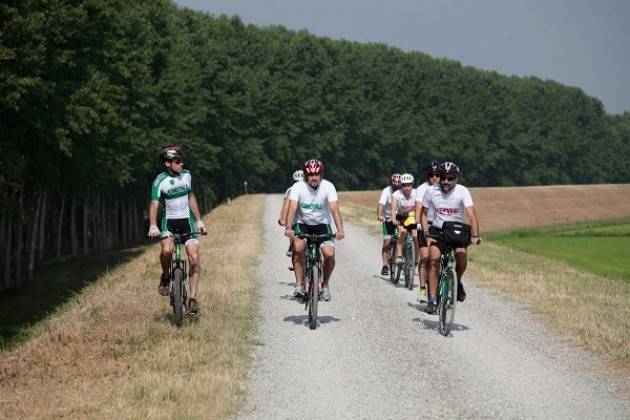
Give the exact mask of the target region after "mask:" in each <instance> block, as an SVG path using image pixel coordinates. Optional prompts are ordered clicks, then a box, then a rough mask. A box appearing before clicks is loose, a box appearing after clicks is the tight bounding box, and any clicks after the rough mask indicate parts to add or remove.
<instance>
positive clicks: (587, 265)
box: [490, 219, 630, 280]
mask: <svg viewBox="0 0 630 420" xmlns="http://www.w3.org/2000/svg"><path fill="white" fill-rule="evenodd" d="M490 238H491V239H492V240H493V241H494V242H496V243H498V244H502V245H507V246H509V247H511V248H514V249H518V250H521V251H525V252H528V253H533V254H537V255H541V256H544V257H550V258H554V259H558V260H562V261H566V262H567V263H568V264H570V265H571V266H573V267H575V268H578V269H582V270H586V271H589V272H591V273H595V274H599V275H602V276H605V277H610V278H622V279H625V280H630V223H628V220H627V219H623V220H622V221H618V222H616V223H615V222H603V224H593V223H589V224H584V225H583V226H581V227H575V226H574V225H569V226H560V227H557V228H554V229H530V230H517V231H512V232H509V233H505V234H498V235H491V236H490Z"/></svg>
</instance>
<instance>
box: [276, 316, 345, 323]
mask: <svg viewBox="0 0 630 420" xmlns="http://www.w3.org/2000/svg"><path fill="white" fill-rule="evenodd" d="M284 321H286V322H293V323H294V324H295V325H308V314H306V315H291V316H287V317H285V318H284ZM317 321H318V322H319V323H320V324H328V323H330V322H337V321H341V318H337V317H334V316H330V315H327V316H318V317H317Z"/></svg>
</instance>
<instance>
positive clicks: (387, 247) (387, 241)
mask: <svg viewBox="0 0 630 420" xmlns="http://www.w3.org/2000/svg"><path fill="white" fill-rule="evenodd" d="M391 246H392V237H391V236H387V237H385V238H383V248H381V255H382V256H383V265H387V264H388V263H389V254H390V253H391Z"/></svg>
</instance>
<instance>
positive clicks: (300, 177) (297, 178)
mask: <svg viewBox="0 0 630 420" xmlns="http://www.w3.org/2000/svg"><path fill="white" fill-rule="evenodd" d="M303 179H304V171H303V170H301V169H298V170H297V171H295V172H293V180H294V181H295V182H298V181H302V180H303Z"/></svg>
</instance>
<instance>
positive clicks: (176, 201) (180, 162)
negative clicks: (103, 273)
mask: <svg viewBox="0 0 630 420" xmlns="http://www.w3.org/2000/svg"><path fill="white" fill-rule="evenodd" d="M184 157H185V154H184V150H183V149H182V147H181V146H179V145H177V144H170V145H168V146H166V147H165V148H164V149H162V150H161V151H160V160H161V161H162V163H163V165H164V167H165V168H166V171H164V172H162V173H161V174H159V175H158V176H157V177H156V178H155V181H153V187H152V188H151V204H150V205H149V225H150V227H149V233H148V236H149V237H152V238H157V237H160V238H161V239H162V240H161V241H160V244H161V246H162V252H161V254H160V262H161V263H162V276H161V278H160V287H159V289H158V291H159V292H160V294H161V295H162V296H168V295H169V293H170V284H169V272H170V268H171V258H172V254H173V242H172V240H171V239H170V236H172V235H173V233H177V234H183V233H189V232H192V233H195V232H197V231H204V230H205V229H206V227H205V225H204V223H203V221H202V220H201V214H200V213H199V205H198V204H197V198H196V197H195V194H194V193H193V191H192V178H191V175H190V172H189V171H187V170H186V169H184ZM161 200H163V201H164V207H165V208H164V211H163V212H162V218H161V222H160V227H159V228H158V224H157V214H158V207H159V204H160V201H161ZM192 216H194V219H193V217H192ZM195 220H196V223H194V221H195ZM185 246H186V253H187V254H188V261H189V264H190V270H189V276H190V296H189V297H188V302H187V309H188V312H189V313H191V314H196V313H197V312H198V311H199V302H198V300H197V285H198V281H199V272H200V270H201V269H200V266H199V241H198V240H197V239H196V238H191V239H188V240H187V241H186V243H185Z"/></svg>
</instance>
